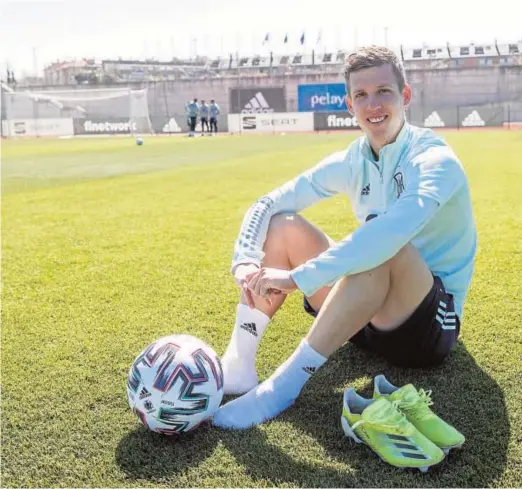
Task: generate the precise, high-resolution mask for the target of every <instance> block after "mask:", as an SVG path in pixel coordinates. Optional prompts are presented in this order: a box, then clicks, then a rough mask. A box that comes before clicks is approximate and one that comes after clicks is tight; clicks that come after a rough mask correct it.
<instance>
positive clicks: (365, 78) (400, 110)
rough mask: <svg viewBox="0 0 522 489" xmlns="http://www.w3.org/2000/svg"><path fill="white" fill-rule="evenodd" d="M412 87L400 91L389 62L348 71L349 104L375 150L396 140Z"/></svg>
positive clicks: (407, 86)
mask: <svg viewBox="0 0 522 489" xmlns="http://www.w3.org/2000/svg"><path fill="white" fill-rule="evenodd" d="M410 100H411V88H410V87H409V85H406V86H405V87H404V89H403V91H402V93H401V91H400V90H399V85H398V82H397V77H396V76H395V73H394V72H393V68H392V66H391V64H384V65H381V66H377V67H375V68H366V69H363V70H360V71H356V72H355V73H352V74H351V75H350V96H349V97H348V100H347V102H348V108H349V109H350V111H351V112H352V114H353V115H354V116H355V117H356V118H357V121H358V122H359V125H360V126H361V129H362V130H363V131H364V132H365V134H366V135H367V136H368V139H369V140H370V144H371V145H372V147H373V149H374V151H379V150H380V149H381V148H382V147H383V146H385V145H386V144H389V143H391V142H393V141H395V138H396V137H397V134H398V133H399V131H400V129H401V127H402V125H403V122H404V109H405V107H406V106H407V105H408V104H409V103H410Z"/></svg>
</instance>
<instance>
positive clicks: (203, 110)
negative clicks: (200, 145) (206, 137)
mask: <svg viewBox="0 0 522 489" xmlns="http://www.w3.org/2000/svg"><path fill="white" fill-rule="evenodd" d="M208 114H209V106H208V105H207V104H206V103H205V101H204V100H202V101H201V105H200V106H199V115H200V117H201V134H204V133H205V128H206V129H207V132H208V133H210V128H209V125H208Z"/></svg>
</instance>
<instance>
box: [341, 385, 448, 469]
mask: <svg viewBox="0 0 522 489" xmlns="http://www.w3.org/2000/svg"><path fill="white" fill-rule="evenodd" d="M341 424H342V426H343V430H344V433H345V435H346V436H349V437H350V438H352V439H353V440H355V442H356V443H365V444H366V445H368V446H369V447H370V448H371V449H372V450H373V451H374V452H376V453H377V455H379V457H381V459H382V460H384V461H385V462H387V463H389V464H391V465H394V466H395V467H400V468H414V469H419V470H420V471H421V472H427V471H428V468H429V467H431V466H432V465H435V464H438V463H439V462H441V461H442V459H443V458H444V453H443V452H442V450H441V449H440V448H439V447H438V446H437V445H435V444H434V443H432V442H431V441H430V440H428V439H427V438H426V437H425V436H424V435H423V434H422V433H419V431H418V430H417V429H416V428H415V426H413V425H412V424H411V423H410V422H409V421H408V420H407V418H406V416H405V415H404V414H403V413H401V412H400V411H399V409H398V408H397V403H394V402H390V401H388V399H365V398H364V397H361V396H359V395H358V394H357V393H356V392H355V390H353V389H346V391H345V392H344V399H343V414H342V416H341Z"/></svg>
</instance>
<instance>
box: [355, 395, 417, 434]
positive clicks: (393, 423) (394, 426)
mask: <svg viewBox="0 0 522 489" xmlns="http://www.w3.org/2000/svg"><path fill="white" fill-rule="evenodd" d="M390 403H391V404H392V405H393V407H394V410H393V412H392V413H390V415H389V416H388V417H387V418H386V421H387V423H383V422H381V421H379V420H378V419H376V420H365V419H360V420H359V421H356V422H355V423H354V424H353V426H352V430H353V431H355V429H356V428H357V427H358V426H361V425H362V424H366V425H368V426H371V427H372V428H374V429H376V430H378V431H384V432H388V433H396V434H401V433H403V432H404V430H405V429H406V427H407V426H408V424H409V421H408V418H406V415H405V414H404V413H403V412H401V411H400V410H399V404H400V401H390Z"/></svg>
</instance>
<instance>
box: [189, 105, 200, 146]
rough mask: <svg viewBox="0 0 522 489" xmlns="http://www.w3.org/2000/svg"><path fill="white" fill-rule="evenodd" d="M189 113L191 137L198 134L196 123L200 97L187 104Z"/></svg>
mask: <svg viewBox="0 0 522 489" xmlns="http://www.w3.org/2000/svg"><path fill="white" fill-rule="evenodd" d="M186 109H187V114H188V117H189V125H190V127H189V134H188V135H189V137H191V138H193V137H194V136H195V135H196V124H197V122H198V115H199V104H198V99H197V98H195V99H194V100H193V101H192V102H189V103H188V104H187V105H186Z"/></svg>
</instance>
